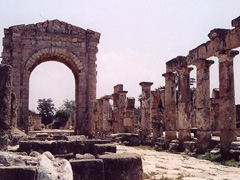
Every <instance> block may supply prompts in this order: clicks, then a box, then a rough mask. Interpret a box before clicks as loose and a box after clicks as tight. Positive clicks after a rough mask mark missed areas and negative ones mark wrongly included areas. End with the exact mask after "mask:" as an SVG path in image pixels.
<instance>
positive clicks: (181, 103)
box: [163, 50, 239, 155]
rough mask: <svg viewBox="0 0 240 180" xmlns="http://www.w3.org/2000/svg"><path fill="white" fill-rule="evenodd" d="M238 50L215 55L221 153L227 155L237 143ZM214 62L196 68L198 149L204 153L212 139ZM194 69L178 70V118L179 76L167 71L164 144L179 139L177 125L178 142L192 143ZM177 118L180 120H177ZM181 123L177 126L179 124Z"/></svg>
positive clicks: (199, 63)
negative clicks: (235, 62)
mask: <svg viewBox="0 0 240 180" xmlns="http://www.w3.org/2000/svg"><path fill="white" fill-rule="evenodd" d="M238 53H239V52H238V51H233V50H231V51H221V52H218V54H217V55H216V56H217V57H218V59H219V94H220V102H219V112H220V116H219V126H220V131H221V136H220V139H221V152H222V155H225V154H228V151H229V147H230V143H231V142H232V141H234V140H236V135H235V130H236V112H235V93H234V71H233V58H234V57H235V56H236V55H237V54H238ZM213 63H214V61H212V60H206V59H196V60H195V61H193V65H195V66H196V68H197V88H196V122H197V128H198V132H197V150H198V152H199V153H202V152H205V151H206V149H207V147H208V146H209V144H210V140H211V125H210V78H209V68H210V66H211V65H212V64H213ZM191 70H192V68H189V67H188V66H183V67H181V68H180V69H177V70H176V71H177V73H178V75H179V89H178V90H179V99H178V116H177V111H176V82H175V78H176V73H174V72H167V73H165V74H163V76H164V77H165V109H164V115H165V116H164V124H165V130H166V131H165V133H166V134H165V136H166V137H165V143H166V144H169V143H170V142H171V141H172V140H174V139H176V138H177V137H176V125H178V130H179V134H178V139H179V144H180V145H181V144H182V143H183V142H184V141H187V140H190V137H191V136H190V135H191V134H190V128H191V122H190V112H191V110H190V83H189V79H190V77H189V74H190V72H191ZM177 117H178V121H177ZM176 123H178V124H176Z"/></svg>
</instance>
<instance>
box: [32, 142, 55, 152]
mask: <svg viewBox="0 0 240 180" xmlns="http://www.w3.org/2000/svg"><path fill="white" fill-rule="evenodd" d="M51 148H52V142H51V141H33V142H32V150H34V151H38V152H40V153H43V152H45V151H51Z"/></svg>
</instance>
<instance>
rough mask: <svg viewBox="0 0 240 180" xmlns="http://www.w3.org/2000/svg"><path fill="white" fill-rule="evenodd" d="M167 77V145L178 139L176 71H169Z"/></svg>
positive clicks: (165, 123) (165, 111) (165, 108)
mask: <svg viewBox="0 0 240 180" xmlns="http://www.w3.org/2000/svg"><path fill="white" fill-rule="evenodd" d="M163 76H164V77H165V107H164V126H165V145H166V147H167V146H168V145H169V143H170V142H171V141H172V140H174V139H176V138H177V136H176V117H177V114H176V83H175V77H176V75H175V73H172V72H167V73H165V74H163Z"/></svg>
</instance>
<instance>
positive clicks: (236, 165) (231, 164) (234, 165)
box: [224, 159, 239, 167]
mask: <svg viewBox="0 0 240 180" xmlns="http://www.w3.org/2000/svg"><path fill="white" fill-rule="evenodd" d="M238 164H239V162H238V161H236V160H234V159H230V160H227V161H225V162H224V165H226V166H233V167H238V166H239V165H238Z"/></svg>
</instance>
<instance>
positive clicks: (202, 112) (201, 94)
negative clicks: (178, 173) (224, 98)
mask: <svg viewBox="0 0 240 180" xmlns="http://www.w3.org/2000/svg"><path fill="white" fill-rule="evenodd" d="M213 63H214V61H212V60H206V59H196V60H195V61H194V65H195V66H196V67H197V90H196V124H197V128H198V132H197V151H198V153H204V152H205V151H206V149H207V147H208V146H209V144H210V141H211V124H210V81H209V68H210V66H211V65H212V64H213Z"/></svg>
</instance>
